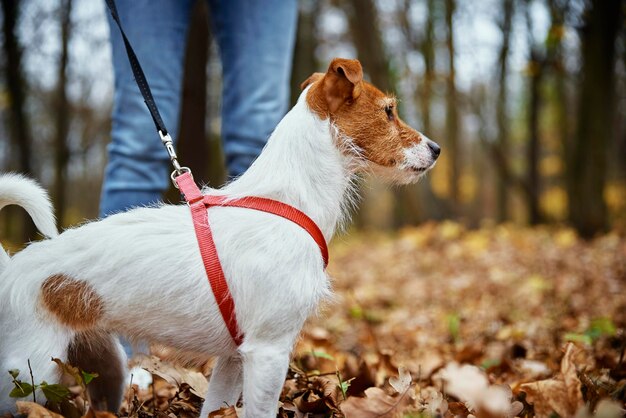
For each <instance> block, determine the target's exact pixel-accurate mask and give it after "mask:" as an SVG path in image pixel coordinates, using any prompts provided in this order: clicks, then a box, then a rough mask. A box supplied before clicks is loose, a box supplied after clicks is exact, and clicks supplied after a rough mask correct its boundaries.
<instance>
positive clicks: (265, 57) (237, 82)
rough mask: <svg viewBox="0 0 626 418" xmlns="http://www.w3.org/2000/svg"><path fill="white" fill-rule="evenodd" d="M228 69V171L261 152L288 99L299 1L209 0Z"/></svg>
mask: <svg viewBox="0 0 626 418" xmlns="http://www.w3.org/2000/svg"><path fill="white" fill-rule="evenodd" d="M209 4H210V6H211V13H210V15H211V18H212V23H213V28H214V32H215V36H216V38H217V41H218V44H219V47H220V56H221V58H222V68H223V73H224V76H223V95H222V97H223V101H222V140H223V142H224V152H225V154H226V165H227V168H228V174H229V175H230V176H231V177H236V176H238V175H240V174H241V173H243V172H244V171H245V170H246V169H247V168H248V167H249V166H250V164H252V161H254V159H255V158H256V157H257V156H258V155H259V153H260V152H261V150H262V149H263V146H264V145H265V143H266V142H267V139H268V138H269V135H270V134H271V133H272V131H273V130H274V128H275V127H276V125H277V124H278V122H279V121H280V119H281V118H282V117H283V116H284V114H285V113H286V111H287V106H288V104H289V103H288V102H289V78H290V75H291V61H292V57H293V46H294V41H295V34H296V22H297V11H298V5H297V2H296V0H264V1H258V0H229V1H220V0H209Z"/></svg>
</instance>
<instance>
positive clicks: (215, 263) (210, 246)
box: [175, 172, 328, 345]
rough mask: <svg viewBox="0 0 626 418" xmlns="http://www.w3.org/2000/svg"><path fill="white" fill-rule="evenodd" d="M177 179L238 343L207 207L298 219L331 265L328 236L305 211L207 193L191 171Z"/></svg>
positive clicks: (224, 315)
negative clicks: (201, 190) (204, 192)
mask: <svg viewBox="0 0 626 418" xmlns="http://www.w3.org/2000/svg"><path fill="white" fill-rule="evenodd" d="M175 181H176V184H177V185H178V188H179V189H180V191H181V192H182V193H183V195H184V197H185V200H186V201H187V203H188V204H189V207H190V209H191V216H192V219H193V225H194V229H195V231H196V238H197V239H198V246H199V247H200V255H201V256H202V262H203V263H204V269H205V270H206V274H207V277H208V279H209V284H210V285H211V289H212V290H213V295H215V300H216V301H217V305H218V307H219V310H220V313H221V314H222V318H223V319H224V323H225V324H226V328H227V329H228V332H229V333H230V335H231V337H232V338H233V340H234V341H235V344H237V345H241V343H242V341H243V334H242V333H241V332H240V330H239V325H238V324H237V317H236V314H235V302H234V300H233V297H232V294H231V293H230V290H229V289H228V283H227V282H226V277H225V276H224V271H223V270H222V264H221V263H220V260H219V256H218V254H217V248H216V247H215V241H214V240H213V234H212V232H211V226H210V225H209V217H208V213H207V209H208V208H210V207H211V206H225V207H237V208H246V209H254V210H258V211H262V212H267V213H271V214H274V215H277V216H280V217H282V218H285V219H287V220H289V221H291V222H294V223H295V224H297V225H299V226H300V227H302V228H303V229H304V230H305V231H307V232H308V233H309V235H311V237H312V238H313V239H314V240H315V242H316V243H317V245H318V246H319V248H320V251H321V253H322V258H323V260H324V267H326V266H327V265H328V247H327V245H326V240H325V239H324V235H323V234H322V231H320V229H319V228H318V226H317V225H316V224H315V222H313V220H312V219H311V218H309V217H308V216H307V215H306V214H305V213H304V212H302V211H300V210H298V209H296V208H294V207H293V206H290V205H287V204H285V203H282V202H279V201H277V200H272V199H266V198H263V197H252V196H247V197H242V198H236V199H230V198H228V197H227V196H208V195H203V194H202V193H201V192H200V189H198V186H197V185H196V183H195V182H194V181H193V177H192V176H191V173H189V172H185V173H183V174H181V175H180V176H177V177H176V178H175Z"/></svg>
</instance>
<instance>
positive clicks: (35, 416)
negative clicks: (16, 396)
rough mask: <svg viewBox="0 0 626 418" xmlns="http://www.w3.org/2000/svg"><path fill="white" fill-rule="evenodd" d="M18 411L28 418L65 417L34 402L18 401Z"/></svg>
mask: <svg viewBox="0 0 626 418" xmlns="http://www.w3.org/2000/svg"><path fill="white" fill-rule="evenodd" d="M15 405H16V406H17V413H18V414H23V415H26V418H63V415H59V414H56V413H54V412H52V411H49V410H47V409H46V408H44V407H43V406H41V405H39V404H38V403H34V402H24V401H17V402H16V403H15Z"/></svg>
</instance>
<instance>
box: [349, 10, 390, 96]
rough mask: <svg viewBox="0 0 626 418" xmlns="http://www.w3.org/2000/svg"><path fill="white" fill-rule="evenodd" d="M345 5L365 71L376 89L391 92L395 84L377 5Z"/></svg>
mask: <svg viewBox="0 0 626 418" xmlns="http://www.w3.org/2000/svg"><path fill="white" fill-rule="evenodd" d="M345 4H346V14H347V15H348V21H349V24H350V33H351V34H352V38H353V41H354V45H355V47H356V50H357V53H358V56H359V60H360V61H361V64H362V65H363V71H364V72H365V73H367V74H369V76H370V78H371V79H372V83H373V84H374V85H375V86H376V87H378V88H379V89H380V90H382V91H383V92H391V91H392V90H393V83H392V80H391V74H390V72H389V66H388V60H387V56H386V54H385V47H384V45H383V41H382V38H381V35H380V28H379V26H378V12H377V10H376V5H375V4H374V2H373V1H372V0H347V1H346V3H345ZM363 22H367V24H363Z"/></svg>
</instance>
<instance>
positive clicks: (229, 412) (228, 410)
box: [209, 406, 239, 418]
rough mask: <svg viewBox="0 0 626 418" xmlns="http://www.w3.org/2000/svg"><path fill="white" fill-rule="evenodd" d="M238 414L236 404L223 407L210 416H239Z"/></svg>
mask: <svg viewBox="0 0 626 418" xmlns="http://www.w3.org/2000/svg"><path fill="white" fill-rule="evenodd" d="M238 416H239V415H237V410H236V409H235V407H234V406H229V407H223V408H220V409H219V410H217V411H213V412H211V413H209V418H237V417H238Z"/></svg>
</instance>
